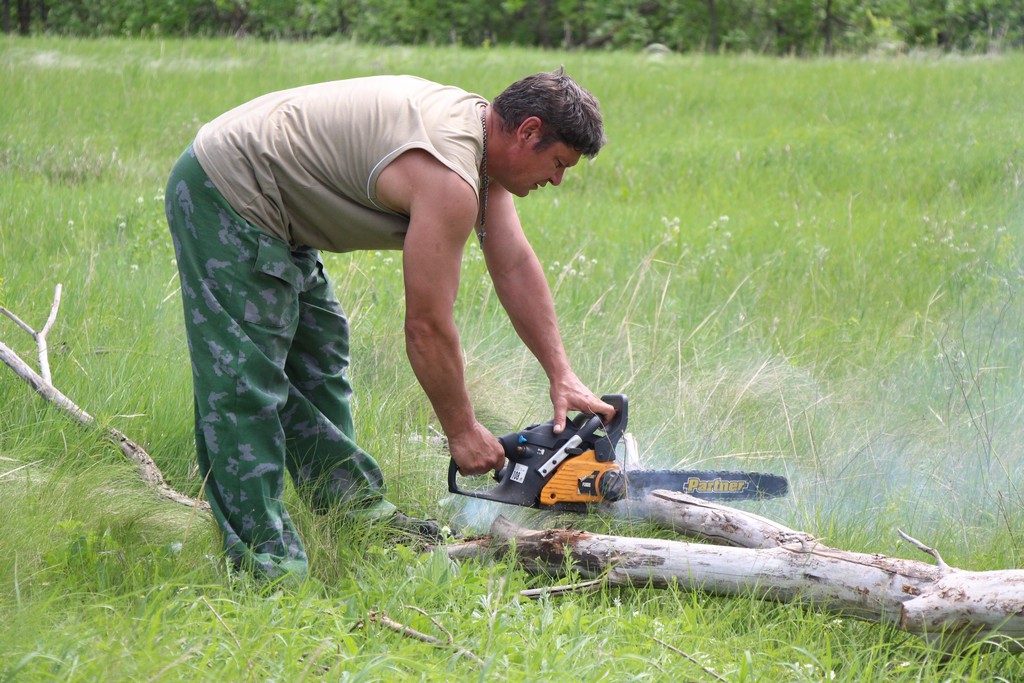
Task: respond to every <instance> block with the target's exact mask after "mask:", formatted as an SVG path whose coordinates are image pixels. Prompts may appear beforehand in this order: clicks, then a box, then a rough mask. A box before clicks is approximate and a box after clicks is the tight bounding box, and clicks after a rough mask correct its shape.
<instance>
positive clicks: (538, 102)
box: [491, 67, 605, 158]
mask: <svg viewBox="0 0 1024 683" xmlns="http://www.w3.org/2000/svg"><path fill="white" fill-rule="evenodd" d="M491 106H493V107H494V111H495V112H497V114H498V116H500V117H501V127H502V129H503V130H505V132H512V131H514V130H516V129H517V128H519V126H520V124H522V122H523V121H525V120H526V119H528V118H530V117H531V116H536V117H537V118H539V119H540V120H541V122H542V123H543V127H542V128H541V139H540V142H539V143H537V144H538V147H540V148H541V149H543V148H544V147H548V146H550V145H552V144H554V143H555V142H562V143H565V144H566V145H568V146H569V147H572V148H573V149H574V150H576V151H577V152H579V153H580V154H582V155H583V156H586V157H590V158H593V157H594V156H596V155H597V153H598V152H599V151H600V150H601V146H602V145H604V143H605V137H604V125H603V124H602V122H601V107H600V105H599V104H598V103H597V99H595V98H594V96H593V95H591V94H590V93H589V92H587V91H586V90H585V89H584V88H582V87H580V85H579V84H578V83H577V82H576V81H574V80H573V79H572V78H570V77H569V76H567V75H566V73H565V69H564V68H562V67H559V68H558V69H557V70H555V71H549V72H544V73H539V74H533V75H532V76H527V77H526V78H523V79H522V80H519V81H516V82H515V83H513V84H512V85H510V86H508V87H507V88H505V91H504V92H502V93H501V94H500V95H498V96H497V97H495V98H494V103H493V104H492V105H491Z"/></svg>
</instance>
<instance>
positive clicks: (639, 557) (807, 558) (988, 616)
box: [449, 491, 1024, 652]
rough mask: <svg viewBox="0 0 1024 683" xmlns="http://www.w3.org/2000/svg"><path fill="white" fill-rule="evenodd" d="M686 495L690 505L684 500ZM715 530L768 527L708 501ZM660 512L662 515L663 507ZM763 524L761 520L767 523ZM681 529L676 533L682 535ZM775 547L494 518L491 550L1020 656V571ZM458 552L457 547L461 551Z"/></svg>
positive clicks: (799, 545)
mask: <svg viewBox="0 0 1024 683" xmlns="http://www.w3.org/2000/svg"><path fill="white" fill-rule="evenodd" d="M652 495H656V496H659V497H660V500H661V503H662V504H663V505H668V504H669V503H668V500H670V499H675V500H676V503H675V504H676V505H677V506H679V507H681V508H683V509H684V510H683V511H682V512H681V514H680V517H683V518H690V517H691V513H694V510H693V509H689V510H687V509H686V508H691V507H692V508H695V509H696V512H695V513H694V514H693V515H692V516H694V517H701V516H704V517H705V519H706V516H707V514H708V511H707V509H706V508H707V506H708V504H707V503H705V502H701V501H696V499H693V498H691V497H689V496H683V495H682V494H678V493H674V492H669V491H659V492H655V493H654V494H652ZM686 498H689V501H687V500H684V499H686ZM711 507H712V508H717V509H716V510H714V517H715V518H716V519H715V521H714V522H713V526H710V527H704V528H701V529H700V530H699V534H700V536H702V537H704V538H707V537H714V538H732V539H733V540H738V539H740V538H748V536H747V535H746V534H748V533H750V532H751V530H752V529H761V530H762V532H764V533H765V534H767V533H769V532H770V531H771V529H770V528H764V527H766V526H767V527H771V526H778V527H780V528H781V529H785V527H781V525H774V523H772V522H771V521H770V520H764V519H763V518H759V517H757V516H756V515H749V514H748V513H745V512H743V511H741V510H733V509H731V508H727V507H725V506H720V505H714V504H711ZM661 514H667V513H666V512H665V511H664V510H663V511H662V513H661ZM766 523H767V524H766ZM683 527H684V525H679V526H678V527H677V528H680V529H682V528H683ZM788 531H789V532H791V533H793V534H796V536H795V537H794V538H792V539H791V540H785V541H780V542H779V543H777V544H776V545H774V546H772V545H771V544H768V543H765V544H762V545H759V546H757V547H752V548H742V547H726V546H714V545H707V544H701V543H689V542H683V541H672V540H660V539H652V538H630V537H624V536H610V535H605V534H592V533H589V532H586V531H577V530H569V529H548V530H543V531H538V530H532V529H525V528H521V527H518V526H516V525H515V524H512V523H511V522H509V521H507V520H505V519H504V518H502V517H499V518H498V519H497V520H495V522H494V524H493V525H492V527H491V537H490V542H489V547H490V550H491V551H499V552H507V551H508V550H509V549H514V552H515V554H516V556H517V558H518V559H519V560H520V562H522V564H523V566H524V567H525V568H526V569H527V570H528V571H530V572H533V573H543V574H549V575H557V574H559V573H560V572H562V571H564V570H565V568H566V567H568V566H571V567H573V568H574V569H575V570H576V571H578V572H579V573H580V575H581V576H583V577H585V578H597V577H603V578H604V580H605V581H606V582H607V583H608V584H609V585H618V586H654V587H661V588H663V587H667V586H669V585H677V586H681V587H684V588H687V589H690V590H702V591H705V592H707V593H711V594H715V595H724V596H747V595H752V596H757V597H760V598H765V599H770V600H775V601H779V602H791V601H799V602H801V603H804V604H807V605H809V606H813V607H814V608H816V609H823V610H826V611H830V612H835V613H837V614H841V615H846V616H851V617H856V618H859V619H863V620H867V621H873V622H878V623H885V624H889V625H891V626H893V627H895V628H897V629H900V630H902V631H905V632H907V633H912V634H915V635H918V636H921V637H923V638H925V639H927V640H929V641H930V642H932V643H934V644H935V645H936V646H937V647H939V648H941V649H943V650H947V651H955V650H957V649H960V648H962V647H964V646H965V645H969V644H972V643H978V642H983V641H996V640H1002V641H1005V642H1002V647H1005V648H1007V649H1010V650H1012V651H1016V652H1021V651H1024V646H1022V642H1021V639H1022V638H1024V571H1022V570H1008V571H992V572H971V571H964V570H959V569H953V568H950V567H946V566H945V565H942V566H936V565H932V564H928V563H925V562H920V561H916V560H907V559H902V558H892V557H886V556H884V555H878V554H868V553H856V552H851V551H845V550H839V549H836V548H830V547H828V546H825V545H823V544H821V543H818V542H817V541H815V540H814V539H813V537H811V536H810V535H809V534H803V533H802V532H793V531H792V530H788ZM460 546H463V547H460ZM480 546H481V542H480V541H479V540H477V541H473V542H471V543H470V544H456V545H455V546H452V547H451V550H450V551H449V553H450V555H451V556H452V557H453V558H458V557H466V556H475V555H478V554H479V552H480Z"/></svg>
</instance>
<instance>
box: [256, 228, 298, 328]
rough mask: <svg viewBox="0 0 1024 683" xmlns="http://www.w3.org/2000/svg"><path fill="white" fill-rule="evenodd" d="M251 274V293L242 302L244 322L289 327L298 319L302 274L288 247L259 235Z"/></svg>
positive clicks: (268, 237) (271, 238) (273, 326)
mask: <svg viewBox="0 0 1024 683" xmlns="http://www.w3.org/2000/svg"><path fill="white" fill-rule="evenodd" d="M253 274H254V277H253V290H252V291H251V292H250V293H249V296H248V297H247V298H246V302H245V312H244V318H245V321H246V322H248V323H252V324H254V325H260V326H263V327H271V328H276V329H282V328H287V327H290V326H291V325H293V324H294V323H295V321H296V318H297V316H298V311H299V303H298V299H299V292H300V291H301V290H302V282H303V275H302V271H301V269H300V268H299V267H298V266H296V265H295V263H294V262H293V261H292V258H291V252H290V251H289V249H288V245H287V244H285V243H284V242H282V241H280V240H277V239H274V238H273V237H270V236H269V235H260V237H259V240H258V245H257V250H256V261H255V263H254V264H253Z"/></svg>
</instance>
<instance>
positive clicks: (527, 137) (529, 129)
mask: <svg viewBox="0 0 1024 683" xmlns="http://www.w3.org/2000/svg"><path fill="white" fill-rule="evenodd" d="M543 127H544V123H543V122H542V121H541V120H540V119H539V118H537V117H536V116H531V117H529V118H527V119H525V120H524V121H523V122H522V123H520V124H519V128H518V129H517V130H516V137H518V138H519V139H520V140H523V141H524V142H529V141H531V140H533V141H536V140H538V139H540V134H541V129H543Z"/></svg>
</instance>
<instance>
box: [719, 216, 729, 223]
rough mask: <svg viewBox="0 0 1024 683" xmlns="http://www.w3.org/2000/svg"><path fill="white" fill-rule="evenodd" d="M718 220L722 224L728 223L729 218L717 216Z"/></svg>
mask: <svg viewBox="0 0 1024 683" xmlns="http://www.w3.org/2000/svg"><path fill="white" fill-rule="evenodd" d="M718 220H719V221H720V222H722V223H728V222H729V217H728V216H719V217H718Z"/></svg>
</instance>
